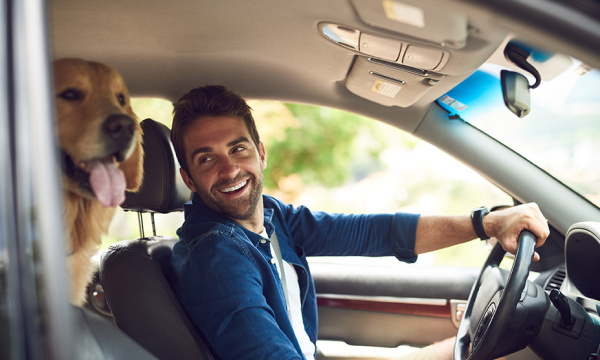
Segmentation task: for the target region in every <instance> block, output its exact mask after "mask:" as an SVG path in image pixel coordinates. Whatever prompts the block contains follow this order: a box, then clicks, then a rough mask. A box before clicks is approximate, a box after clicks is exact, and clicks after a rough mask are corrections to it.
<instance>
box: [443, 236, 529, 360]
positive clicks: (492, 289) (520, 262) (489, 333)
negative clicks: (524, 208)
mask: <svg viewBox="0 0 600 360" xmlns="http://www.w3.org/2000/svg"><path fill="white" fill-rule="evenodd" d="M518 241H519V247H518V249H517V253H516V257H515V261H514V263H513V266H512V269H511V270H510V275H509V276H508V280H505V275H504V274H503V271H502V270H500V268H499V265H500V262H501V261H502V259H503V258H504V254H505V253H506V252H505V251H504V249H503V248H502V246H501V245H500V243H497V244H496V245H495V246H494V248H493V249H492V251H491V253H490V255H489V256H488V258H487V260H486V262H485V264H484V265H483V268H482V269H481V273H480V274H479V277H478V278H477V281H475V284H474V285H473V288H472V289H471V294H470V295H469V300H468V301H467V306H466V308H465V311H464V315H463V317H462V319H461V321H460V325H459V327H458V332H457V334H456V343H455V345H454V360H465V359H468V360H488V359H491V357H492V355H493V351H494V346H495V344H496V343H497V342H498V340H499V339H500V337H501V336H502V334H503V333H504V332H505V330H506V327H507V325H508V323H509V322H510V320H511V317H512V316H513V314H514V313H515V309H516V307H517V304H518V302H519V300H520V299H521V297H522V295H521V294H522V293H523V290H524V289H525V284H526V282H527V277H528V275H529V266H530V265H531V261H532V260H533V255H534V253H535V244H536V237H535V235H533V233H531V232H530V231H528V230H524V231H522V232H521V233H520V234H519V240H518Z"/></svg>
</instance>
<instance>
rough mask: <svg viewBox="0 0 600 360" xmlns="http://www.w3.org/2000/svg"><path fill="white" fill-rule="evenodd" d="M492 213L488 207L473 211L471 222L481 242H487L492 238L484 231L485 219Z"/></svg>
mask: <svg viewBox="0 0 600 360" xmlns="http://www.w3.org/2000/svg"><path fill="white" fill-rule="evenodd" d="M489 213H490V209H488V208H487V207H486V206H482V207H478V208H476V209H473V211H471V222H472V223H473V229H475V234H477V236H478V237H479V238H480V239H481V240H487V239H489V238H490V237H489V236H488V234H486V233H485V230H483V217H484V216H486V215H487V214H489Z"/></svg>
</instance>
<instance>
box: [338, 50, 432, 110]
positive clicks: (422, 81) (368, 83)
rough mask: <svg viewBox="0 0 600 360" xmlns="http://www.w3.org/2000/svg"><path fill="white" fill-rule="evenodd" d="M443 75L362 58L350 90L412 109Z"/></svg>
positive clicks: (352, 73)
mask: <svg viewBox="0 0 600 360" xmlns="http://www.w3.org/2000/svg"><path fill="white" fill-rule="evenodd" d="M443 76H444V75H442V74H438V73H434V72H431V71H427V70H421V69H416V68H411V67H408V66H404V65H400V64H395V63H389V62H386V61H382V60H380V59H375V58H367V57H363V56H359V57H357V59H356V61H355V62H354V65H352V69H350V73H349V74H348V77H347V78H346V88H347V89H348V90H350V91H351V92H352V93H354V94H356V95H358V96H360V97H363V98H365V99H367V100H370V101H373V102H376V103H378V104H381V105H385V106H399V107H408V106H411V105H412V104H414V103H415V102H416V101H417V100H419V99H420V98H421V97H422V96H423V95H424V94H425V93H427V92H428V91H429V90H430V89H431V88H433V87H434V86H435V85H436V84H437V83H438V82H439V80H440V79H441V78H442V77H443Z"/></svg>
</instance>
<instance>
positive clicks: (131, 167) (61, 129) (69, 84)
mask: <svg viewBox="0 0 600 360" xmlns="http://www.w3.org/2000/svg"><path fill="white" fill-rule="evenodd" d="M54 94H55V96H56V110H57V119H58V131H57V132H58V142H59V146H60V150H61V159H62V161H63V176H62V177H63V186H64V190H65V208H66V209H65V219H66V220H65V221H66V224H67V228H68V235H69V242H68V268H69V271H70V276H71V296H70V299H71V302H72V303H73V304H75V305H78V306H81V305H82V304H83V303H84V302H85V297H86V287H87V284H88V283H89V281H90V278H91V275H92V272H93V270H94V267H93V264H92V260H91V258H92V256H93V255H94V254H95V253H96V252H97V251H98V246H99V245H100V241H101V236H102V234H105V233H107V232H108V227H109V225H110V222H111V220H112V218H113V216H114V214H115V211H116V206H118V205H119V204H121V203H122V202H123V200H124V199H125V190H126V189H127V190H129V191H136V190H137V189H138V188H139V186H140V185H141V182H142V176H143V163H142V162H143V149H142V129H141V128H140V125H139V122H138V119H137V117H136V115H135V114H134V113H133V110H132V109H131V104H130V98H129V92H128V90H127V87H126V86H125V83H124V81H123V79H122V78H121V75H119V73H118V72H117V71H116V70H115V69H113V68H112V67H110V66H107V65H105V64H101V63H98V62H90V61H85V60H81V59H60V60H56V61H55V62H54Z"/></svg>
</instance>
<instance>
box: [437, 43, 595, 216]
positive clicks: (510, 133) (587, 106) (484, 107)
mask: <svg viewBox="0 0 600 360" xmlns="http://www.w3.org/2000/svg"><path fill="white" fill-rule="evenodd" d="M534 65H536V63H535V61H534ZM536 66H537V67H539V68H540V73H541V75H542V79H546V80H543V81H542V82H541V84H540V86H539V87H538V88H535V89H530V94H531V111H530V113H529V114H528V115H527V116H525V117H524V118H519V117H517V116H515V115H513V114H512V113H511V112H510V111H509V110H508V109H507V108H506V107H505V106H504V103H503V101H502V92H501V88H500V80H499V78H500V70H502V68H500V67H499V66H494V65H486V66H484V67H482V68H481V69H480V70H479V71H478V72H476V73H475V74H473V75H472V76H471V77H470V78H469V79H467V80H466V81H465V82H463V83H461V84H460V85H459V86H457V87H456V88H455V89H453V90H452V91H450V92H449V93H448V94H447V95H446V96H444V97H442V98H441V99H440V103H441V104H442V106H444V107H445V108H446V109H447V110H448V111H450V112H453V113H457V114H458V115H459V116H460V117H461V118H462V119H463V120H465V121H468V122H469V123H471V124H472V125H474V126H476V127H477V128H479V129H481V130H482V131H484V132H486V133H488V134H489V135H490V136H492V137H494V138H496V139H497V140H498V141H500V142H502V143H503V144H505V145H506V146H508V147H510V148H511V149H513V150H514V151H516V152H517V153H519V154H520V155H522V156H523V157H525V158H526V159H528V160H529V161H531V162H532V163H534V164H535V165H537V166H538V167H540V168H541V169H543V170H545V171H546V172H548V173H549V174H551V175H552V176H554V177H555V178H557V179H558V180H560V181H561V182H563V183H564V184H566V185H567V186H569V187H571V188H572V189H573V190H574V191H576V192H577V193H579V194H581V195H582V196H584V197H585V198H586V199H587V200H589V201H590V202H592V203H593V204H595V205H596V206H600V187H599V186H598V184H600V157H598V156H597V154H598V153H600V141H598V138H600V106H599V105H600V93H598V91H597V89H599V88H600V70H598V69H592V68H590V67H589V66H587V65H586V64H583V63H581V62H580V61H577V60H576V59H572V58H569V57H566V56H563V55H560V54H554V55H553V56H551V57H550V58H549V60H547V61H545V62H544V63H540V64H538V65H536ZM529 82H530V84H533V82H534V80H533V79H530V80H529ZM452 102H454V104H460V105H459V106H456V105H454V106H448V104H451V103H452Z"/></svg>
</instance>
